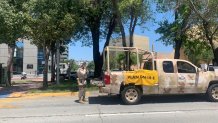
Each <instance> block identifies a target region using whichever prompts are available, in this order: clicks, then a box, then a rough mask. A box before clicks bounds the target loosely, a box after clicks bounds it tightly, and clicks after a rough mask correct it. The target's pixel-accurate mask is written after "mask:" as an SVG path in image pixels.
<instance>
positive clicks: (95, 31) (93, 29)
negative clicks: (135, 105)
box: [90, 18, 101, 77]
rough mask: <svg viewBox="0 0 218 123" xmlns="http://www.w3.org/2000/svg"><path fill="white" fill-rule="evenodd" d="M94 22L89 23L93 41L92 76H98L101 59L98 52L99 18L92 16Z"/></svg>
mask: <svg viewBox="0 0 218 123" xmlns="http://www.w3.org/2000/svg"><path fill="white" fill-rule="evenodd" d="M93 20H95V23H94V24H92V25H90V29H91V33H92V41H93V60H94V64H95V72H94V76H95V77H99V76H100V75H101V67H100V64H101V61H100V52H99V38H100V19H99V18H98V19H97V18H94V19H93Z"/></svg>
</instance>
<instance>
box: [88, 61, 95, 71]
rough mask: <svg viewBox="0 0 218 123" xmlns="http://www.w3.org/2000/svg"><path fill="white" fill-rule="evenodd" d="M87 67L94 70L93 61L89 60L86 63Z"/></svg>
mask: <svg viewBox="0 0 218 123" xmlns="http://www.w3.org/2000/svg"><path fill="white" fill-rule="evenodd" d="M87 68H88V70H89V71H90V70H94V69H95V63H94V61H91V62H89V63H88V65H87Z"/></svg>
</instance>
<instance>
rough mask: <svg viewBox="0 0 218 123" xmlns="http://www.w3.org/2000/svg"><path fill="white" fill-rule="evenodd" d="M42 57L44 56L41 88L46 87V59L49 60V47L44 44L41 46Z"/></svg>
mask: <svg viewBox="0 0 218 123" xmlns="http://www.w3.org/2000/svg"><path fill="white" fill-rule="evenodd" d="M43 52H44V58H45V66H44V70H43V88H44V89H46V88H47V87H48V60H49V52H50V51H49V49H48V48H47V47H46V46H43Z"/></svg>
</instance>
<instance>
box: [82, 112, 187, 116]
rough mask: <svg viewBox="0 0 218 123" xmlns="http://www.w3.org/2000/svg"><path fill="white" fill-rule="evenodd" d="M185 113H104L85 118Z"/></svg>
mask: <svg viewBox="0 0 218 123" xmlns="http://www.w3.org/2000/svg"><path fill="white" fill-rule="evenodd" d="M174 113H185V112H183V111H165V112H129V113H105V114H87V115H85V116H86V117H99V116H101V117H108V116H130V115H157V114H174Z"/></svg>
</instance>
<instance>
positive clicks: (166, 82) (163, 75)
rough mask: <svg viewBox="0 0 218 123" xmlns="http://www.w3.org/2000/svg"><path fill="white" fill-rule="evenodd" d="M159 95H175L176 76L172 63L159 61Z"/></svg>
mask: <svg viewBox="0 0 218 123" xmlns="http://www.w3.org/2000/svg"><path fill="white" fill-rule="evenodd" d="M159 65H160V66H159V68H161V69H159V70H158V71H159V93H160V94H174V93H177V92H176V89H177V76H176V72H175V68H174V66H175V65H174V62H173V61H162V62H161V61H160V63H159Z"/></svg>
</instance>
